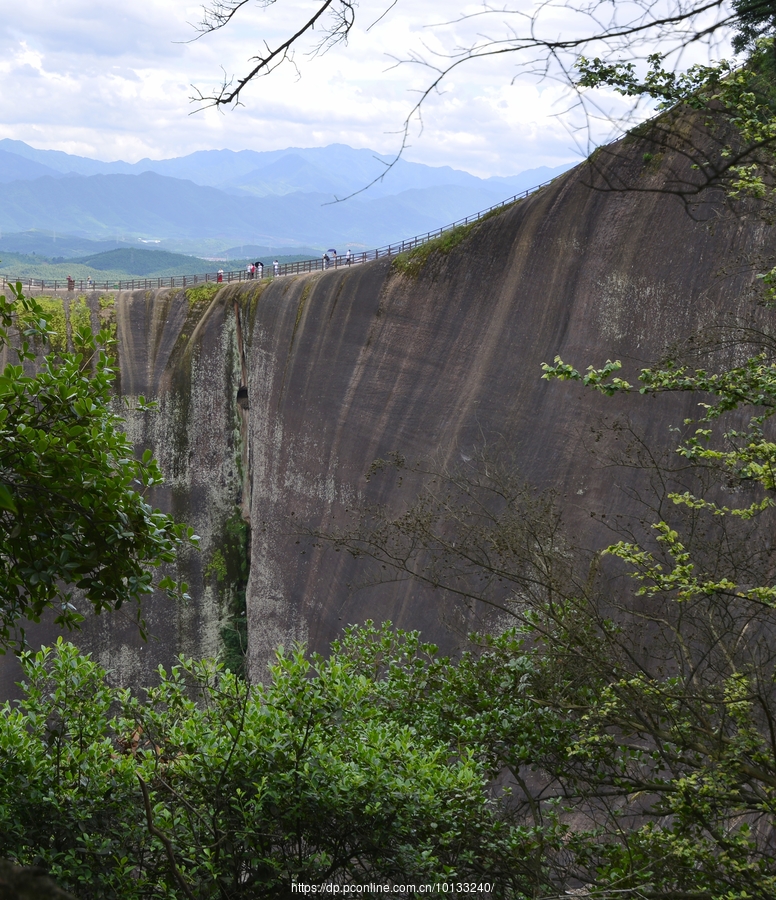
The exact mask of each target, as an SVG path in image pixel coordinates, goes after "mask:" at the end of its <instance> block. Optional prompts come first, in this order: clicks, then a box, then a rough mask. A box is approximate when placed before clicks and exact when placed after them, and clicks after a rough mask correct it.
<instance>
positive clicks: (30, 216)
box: [0, 139, 568, 252]
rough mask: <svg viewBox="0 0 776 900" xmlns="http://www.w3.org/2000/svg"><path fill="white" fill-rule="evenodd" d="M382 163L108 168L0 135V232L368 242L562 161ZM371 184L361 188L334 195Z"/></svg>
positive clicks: (204, 155)
mask: <svg viewBox="0 0 776 900" xmlns="http://www.w3.org/2000/svg"><path fill="white" fill-rule="evenodd" d="M390 163H391V158H390V157H386V156H381V155H379V154H376V153H374V152H372V151H371V150H354V149H353V148H351V147H347V146H345V145H344V144H332V145H330V146H328V147H317V148H307V149H304V148H290V149H287V150H275V151H267V152H262V153H258V152H255V151H252V150H242V151H232V150H206V151H198V152H196V153H192V154H189V155H188V156H184V157H179V158H175V159H167V160H141V161H140V162H137V163H125V162H121V161H118V162H109V163H106V162H102V161H100V160H92V159H88V158H86V157H79V156H73V155H71V154H67V153H63V152H61V151H56V150H37V149H35V148H33V147H30V146H29V145H27V144H25V143H23V142H21V141H12V140H7V139H6V140H0V182H1V183H3V203H2V204H1V205H0V231H2V232H3V233H8V232H16V233H19V232H30V231H33V230H34V231H36V232H49V233H50V232H58V233H59V234H60V235H64V234H67V235H71V236H74V237H76V238H79V239H82V240H83V239H85V240H90V241H98V242H101V243H102V242H108V241H111V239H112V241H113V246H115V247H118V246H120V245H121V244H122V243H125V242H129V243H135V245H136V242H137V241H138V240H145V241H156V242H161V243H162V244H164V245H165V248H172V249H181V247H183V246H184V244H185V245H186V246H187V248H189V249H190V250H191V252H204V250H203V248H204V246H205V245H204V243H201V242H207V245H208V248H212V247H213V246H214V243H213V242H215V243H216V244H219V243H220V244H222V245H223V246H224V247H228V246H233V245H236V244H257V245H262V246H271V247H294V246H299V245H301V244H308V245H312V246H317V247H322V246H333V245H335V244H337V243H339V244H340V245H345V244H348V245H350V246H361V247H372V246H377V245H379V244H383V243H387V242H389V241H396V240H401V239H402V238H405V237H411V236H412V235H414V234H419V233H423V232H425V231H430V230H434V229H436V228H439V227H440V226H441V225H445V224H447V223H448V222H450V221H453V220H455V219H458V218H462V217H464V216H466V215H470V214H472V213H475V212H477V211H478V210H480V209H484V208H487V207H489V206H491V205H493V204H494V203H497V202H499V201H500V200H503V199H506V198H507V197H508V196H510V195H512V194H515V193H517V192H519V191H522V190H524V189H526V188H528V187H532V186H534V185H536V184H537V183H540V182H543V181H546V180H548V179H549V178H551V177H553V176H554V175H557V174H559V173H560V172H561V171H564V170H565V169H566V168H568V166H559V167H557V168H555V169H548V168H541V169H534V170H531V171H529V172H523V173H519V174H518V175H515V176H509V177H503V176H499V177H494V178H489V179H482V178H478V177H476V176H474V175H471V174H470V173H468V172H463V171H460V170H457V169H452V168H450V167H447V166H440V167H434V166H425V165H421V164H420V163H412V162H408V161H406V160H404V159H400V160H398V161H397V162H396V163H395V164H394V165H393V166H392V167H391V168H390V169H389V168H388V167H389V164H390ZM381 176H383V177H382V178H381ZM375 179H378V181H377V182H376V183H375V184H373V185H372V186H371V187H370V188H369V189H368V190H367V191H364V192H362V193H359V194H357V195H356V196H354V197H352V198H351V199H349V200H347V201H346V202H342V203H334V202H332V201H334V200H335V198H342V197H346V196H348V195H349V194H352V193H353V192H354V191H358V190H359V189H360V188H363V187H365V186H366V185H368V184H369V183H370V182H372V181H374V180H375ZM170 242H176V246H175V247H174V248H173V247H172V245H171V243H170ZM197 242H200V244H198V243H197ZM1 245H2V242H1V241H0V246H1ZM95 249H96V248H95ZM101 249H107V247H105V246H104V245H103V247H101Z"/></svg>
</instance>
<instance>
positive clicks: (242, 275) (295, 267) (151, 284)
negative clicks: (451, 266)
mask: <svg viewBox="0 0 776 900" xmlns="http://www.w3.org/2000/svg"><path fill="white" fill-rule="evenodd" d="M557 177H559V176H557V175H556V176H555V178H557ZM555 178H551V179H549V180H548V181H543V182H542V183H541V184H537V185H535V186H534V187H530V188H527V189H526V190H524V191H521V192H520V193H519V194H515V195H514V196H513V197H509V199H507V200H502V201H501V202H500V203H495V204H494V205H493V206H489V207H488V208H487V209H483V210H480V212H478V213H474V214H473V215H471V216H466V218H464V219H458V220H457V221H456V222H451V223H450V224H449V225H444V226H443V227H442V228H437V229H435V230H434V231H427V232H426V233H425V234H419V235H415V237H412V238H409V239H407V240H403V241H397V242H396V243H393V244H386V245H384V246H383V247H378V248H377V249H376V250H364V251H359V252H358V253H351V254H350V255H349V256H348V255H345V256H343V255H337V254H334V256H333V258H331V259H329V261H328V262H327V261H326V259H324V258H323V257H321V258H320V259H317V258H316V259H305V260H300V261H299V262H293V263H282V264H281V263H279V264H278V265H274V264H273V265H267V266H264V267H263V271H262V273H261V274H259V273H258V272H257V273H256V274H255V275H254V274H253V273H251V272H250V271H248V270H247V269H235V270H232V271H230V272H223V271H218V272H205V273H204V274H202V275H172V276H168V277H167V278H133V279H131V280H129V281H95V280H94V279H91V278H87V279H85V280H83V279H76V278H66V279H64V280H63V279H49V280H46V279H42V278H9V277H7V276H5V275H3V276H2V283H3V285H6V284H16V283H17V282H19V281H20V282H21V283H22V285H24V286H26V287H27V288H28V289H32V288H36V289H41V290H46V289H49V290H53V291H58V290H67V291H76V290H77V291H82V292H83V291H132V290H158V289H160V288H176V287H183V288H185V287H193V286H195V285H198V284H206V283H209V282H214V283H216V284H221V283H226V284H229V283H231V282H234V281H250V280H252V279H254V278H273V277H275V278H280V277H283V276H284V275H302V274H304V273H306V272H315V271H320V270H325V269H341V268H343V267H346V266H354V265H360V264H362V263H365V262H369V261H370V260H373V259H380V257H383V256H388V257H391V256H397V255H398V254H399V253H404V252H406V251H407V250H414V249H415V248H416V247H421V246H422V245H423V244H427V243H428V242H429V241H433V240H436V239H437V238H439V237H441V236H442V235H443V234H444V233H445V232H446V231H452V230H453V229H454V228H459V227H460V226H462V225H473V224H474V223H475V222H479V221H480V219H483V218H484V217H485V216H488V215H490V214H491V213H493V212H495V211H496V210H499V209H503V208H504V207H506V206H510V205H511V204H512V203H516V202H517V201H518V200H524V199H525V198H526V197H528V196H530V195H531V194H533V193H534V192H535V191H538V190H539V189H540V188H543V187H545V186H546V185H548V184H550V183H551V182H552V181H554V180H555Z"/></svg>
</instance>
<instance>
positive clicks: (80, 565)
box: [0, 284, 192, 648]
mask: <svg viewBox="0 0 776 900" xmlns="http://www.w3.org/2000/svg"><path fill="white" fill-rule="evenodd" d="M87 319H88V314H87ZM52 336H53V335H52V333H51V332H50V331H49V324H48V321H47V319H46V315H45V311H44V308H43V307H42V306H41V304H40V303H38V302H36V301H35V300H32V299H29V298H25V297H24V296H23V294H22V288H21V285H20V284H18V285H17V286H16V288H15V289H14V291H13V293H12V294H10V296H9V297H5V296H3V297H0V348H2V347H5V350H6V353H10V354H12V355H15V356H16V358H17V363H16V364H12V363H8V364H7V365H6V367H5V369H4V370H3V372H2V374H1V375H0V648H3V647H8V646H15V645H18V644H23V641H24V632H23V622H24V620H32V621H38V620H39V619H40V617H41V615H42V614H43V612H44V610H45V609H47V608H50V607H54V608H55V609H56V618H55V621H56V622H57V623H58V624H61V625H65V626H67V627H73V626H75V625H77V624H78V623H79V622H80V621H82V619H83V614H82V612H79V610H78V609H77V608H76V604H75V603H74V600H73V593H72V590H68V589H67V587H68V586H69V587H70V588H72V587H75V588H77V589H78V590H79V591H80V592H81V595H82V596H83V597H84V598H85V599H86V601H87V602H88V603H89V604H90V605H91V607H92V609H93V610H94V612H96V613H100V612H102V611H104V610H109V609H118V608H119V607H121V606H122V604H124V603H128V602H130V603H135V604H136V608H137V615H138V620H139V621H141V623H142V617H141V614H140V607H139V601H140V600H141V598H142V597H143V596H144V595H146V594H148V593H149V592H150V591H151V590H152V583H153V576H152V570H153V569H154V568H155V567H158V566H160V565H161V564H163V563H172V562H173V561H174V560H175V554H176V550H177V548H178V547H179V546H180V545H181V544H182V543H183V542H184V541H186V540H188V539H190V538H191V537H192V534H191V532H190V530H189V529H187V528H186V527H185V526H182V525H176V524H175V523H174V522H173V521H172V520H171V519H170V518H169V517H168V516H166V515H163V514H162V513H160V512H159V511H158V510H154V509H152V508H151V507H150V506H149V504H148V503H147V502H146V500H145V499H144V497H143V492H144V490H145V489H146V488H148V487H150V486H151V485H153V484H157V483H158V482H159V481H160V480H161V474H160V472H159V469H158V467H157V465H156V463H155V462H154V461H153V459H152V458H151V453H150V451H149V452H147V453H146V454H144V456H143V458H142V459H141V460H138V459H136V458H135V455H134V449H133V447H132V445H131V444H130V442H129V441H128V439H127V437H126V435H125V434H124V432H123V431H122V421H121V419H120V418H119V417H118V416H116V415H115V414H114V413H113V412H111V408H110V404H111V399H112V398H111V389H112V385H113V381H114V378H115V370H114V368H113V366H112V363H111V359H110V356H109V351H110V348H111V347H112V345H113V344H114V343H115V341H114V339H113V338H112V337H111V335H110V333H109V332H108V331H104V332H103V333H101V334H100V335H98V336H97V337H96V338H95V336H94V334H93V332H92V329H91V327H90V325H89V323H88V321H87V322H84V323H82V324H80V325H77V326H76V325H74V326H73V329H72V335H71V343H72V345H73V347H74V350H73V352H65V350H66V347H67V335H66V334H62V335H59V336H57V337H58V340H57V344H58V346H61V347H62V349H63V352H62V353H61V354H58V353H55V352H51V353H50V354H49V355H48V356H45V357H44V358H43V359H42V362H41V364H40V365H39V366H38V365H37V363H36V360H37V353H36V350H38V349H41V345H42V343H43V342H45V341H46V340H47V339H48V338H49V337H52ZM35 368H37V370H34V369H35ZM159 586H160V587H161V588H162V589H166V590H168V591H170V593H171V594H173V593H174V592H175V591H176V590H177V588H178V586H177V585H176V584H175V582H174V581H173V580H172V579H171V578H170V577H164V578H162V579H160V580H159Z"/></svg>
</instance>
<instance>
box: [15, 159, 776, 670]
mask: <svg viewBox="0 0 776 900" xmlns="http://www.w3.org/2000/svg"><path fill="white" fill-rule="evenodd" d="M642 149H643V148H641V147H640V146H639V144H638V142H635V143H634V144H631V145H627V144H626V145H619V146H615V147H614V148H611V149H610V150H609V151H606V152H605V154H604V155H599V157H598V158H597V159H596V160H595V161H594V165H593V166H592V167H591V166H589V165H588V166H582V167H579V168H578V169H576V170H574V171H572V172H569V173H567V174H566V175H564V176H562V177H561V178H559V179H557V180H556V181H555V182H553V183H552V184H551V185H549V186H547V187H545V188H543V189H542V190H540V191H539V192H537V193H536V194H534V195H532V196H531V197H529V198H528V199H526V200H524V201H521V202H520V203H517V204H516V205H514V206H512V207H510V208H508V209H506V210H505V211H503V212H501V213H500V214H499V215H495V216H493V217H491V218H490V219H488V220H486V221H484V222H481V223H480V224H478V225H477V226H475V227H473V228H471V229H470V230H469V231H468V232H467V233H466V234H465V235H459V236H458V237H460V238H461V240H460V241H459V242H458V243H457V244H456V245H455V246H452V247H450V248H446V247H445V246H439V247H437V248H436V249H435V250H432V251H431V252H428V253H427V254H424V255H422V256H421V257H419V258H416V259H415V260H410V261H409V262H408V261H406V260H405V261H404V262H403V263H400V264H399V265H397V264H396V262H395V261H394V260H387V259H381V260H378V261H374V262H371V263H368V264H366V265H363V266H358V267H353V268H342V269H338V270H336V271H329V272H326V273H318V274H313V275H306V276H298V277H289V278H283V279H277V280H275V281H273V282H262V283H251V282H249V283H246V284H243V285H226V286H223V288H222V289H221V290H219V291H218V292H217V293H215V294H213V293H209V292H208V291H206V290H205V291H203V290H202V289H196V290H195V291H193V292H192V291H189V292H188V293H187V292H175V293H173V292H169V291H161V292H158V293H154V292H150V293H142V292H136V293H124V294H119V295H118V296H116V298H115V317H116V325H117V328H118V335H119V340H120V348H121V349H120V368H121V376H120V394H121V397H122V398H123V399H124V400H126V401H128V402H129V407H130V408H129V412H128V429H129V432H130V434H131V436H132V437H133V439H134V440H135V441H136V443H137V445H138V447H139V448H140V449H143V448H145V447H147V446H148V447H151V448H152V449H153V450H154V451H155V453H156V454H157V456H158V458H159V460H160V462H161V465H162V468H163V471H164V472H165V474H166V476H167V484H166V485H165V487H164V488H163V489H161V490H160V491H159V492H157V495H156V498H155V499H156V502H157V503H158V504H159V505H160V506H162V507H163V508H165V509H167V510H169V511H171V512H173V513H174V514H175V515H176V516H179V517H180V518H182V519H185V520H187V521H188V522H189V523H191V524H192V525H193V526H194V527H195V528H196V529H197V531H198V532H199V533H200V534H201V535H202V539H203V540H202V551H201V553H199V554H194V553H192V554H190V555H188V556H187V557H186V558H185V559H183V560H182V561H181V565H180V571H181V573H182V574H183V575H184V576H185V577H186V580H187V581H188V582H189V584H190V585H191V594H192V600H191V602H190V604H188V605H187V606H185V607H181V608H172V607H171V606H170V605H169V602H168V601H166V600H162V599H161V598H157V599H156V600H154V601H153V602H152V603H150V604H149V607H148V620H149V625H150V630H151V634H152V639H151V641H150V642H149V643H148V644H146V645H143V643H142V642H141V641H140V640H139V638H138V637H137V635H136V633H135V631H134V629H133V627H132V626H131V624H130V623H129V622H126V623H125V622H124V621H122V620H121V618H120V617H119V616H109V617H103V618H102V619H98V620H93V621H90V622H89V623H88V625H87V628H86V630H85V632H84V635H83V638H82V640H83V642H84V643H85V644H86V645H87V646H89V647H91V648H93V649H95V650H96V651H97V653H98V654H99V656H100V658H101V661H102V662H103V663H105V664H107V665H108V667H109V668H112V669H114V670H115V671H117V672H118V674H119V677H120V678H121V680H122V681H136V680H142V679H146V678H148V677H151V673H152V671H153V669H154V668H155V665H156V664H157V663H159V662H163V663H165V664H169V663H170V661H171V660H172V659H173V657H174V654H175V653H177V652H186V653H191V654H195V655H204V654H211V653H213V652H216V651H217V650H218V648H219V646H220V645H221V643H222V640H223V636H224V634H225V633H226V632H227V631H229V629H232V633H238V632H239V628H238V627H237V626H239V624H240V623H239V622H238V623H237V625H235V621H234V619H235V616H237V617H239V615H240V612H239V603H238V604H235V603H234V599H235V597H237V596H238V595H239V594H240V591H241V590H242V588H243V587H245V585H244V578H243V576H241V575H240V574H239V573H237V572H236V568H237V566H236V563H234V561H232V562H230V559H232V560H233V557H230V556H229V553H230V551H229V548H230V547H234V546H235V541H237V542H238V543H239V545H240V546H241V547H242V546H243V543H241V542H244V541H245V540H246V538H247V535H246V533H245V531H244V526H242V525H241V523H242V522H246V523H247V522H249V523H250V576H249V581H248V584H247V624H248V634H249V665H250V670H251V672H252V674H253V675H254V676H255V677H261V675H262V673H263V671H264V666H265V663H266V661H267V658H268V657H269V656H270V654H271V652H272V648H273V647H274V646H276V645H277V644H278V643H284V644H288V642H289V641H292V640H306V641H309V642H310V644H311V645H312V646H313V647H315V648H316V649H319V650H324V649H325V648H326V646H327V644H328V642H329V641H330V640H331V639H332V638H333V637H335V636H336V635H337V633H338V631H339V630H340V628H341V627H342V626H343V625H344V624H346V623H350V622H356V621H361V620H363V619H365V618H367V617H372V618H375V619H379V620H383V619H387V618H390V619H392V620H393V621H394V622H396V623H397V624H399V625H401V626H404V627H419V628H421V629H423V630H424V632H425V633H426V634H427V635H428V636H429V637H433V638H435V639H436V640H437V641H439V642H440V643H442V644H448V645H449V644H450V642H451V641H452V640H453V638H452V637H451V636H450V634H449V632H448V631H447V626H446V624H445V622H444V610H440V609H439V604H438V603H435V601H434V598H433V595H432V596H430V597H429V596H422V597H421V595H419V593H418V591H417V588H415V587H414V586H413V585H412V584H409V583H398V584H396V583H394V584H390V585H380V586H378V587H375V588H372V589H361V590H356V589H355V588H357V587H358V585H359V582H360V581H361V580H363V578H362V575H361V574H360V570H359V568H358V563H357V562H356V561H354V560H352V559H351V558H350V557H348V556H346V555H345V554H334V553H331V552H327V551H326V550H324V549H316V548H315V547H313V546H311V545H310V544H309V543H308V542H305V541H304V540H302V539H300V537H299V530H300V529H299V526H297V525H295V524H294V523H297V522H301V523H303V524H304V525H305V526H308V527H313V528H314V527H316V526H317V525H320V524H321V523H326V522H329V521H332V520H335V521H336V520H338V519H341V518H342V517H343V516H344V515H345V511H346V510H347V509H349V508H352V506H353V504H363V503H383V502H391V501H392V496H391V487H390V486H391V484H392V482H391V480H390V479H386V480H380V479H376V480H372V481H367V480H366V478H365V473H366V472H367V470H368V469H369V466H370V464H371V463H372V461H373V460H374V459H375V458H377V457H385V456H386V455H388V454H389V453H390V452H391V451H400V452H402V453H403V454H404V455H406V456H407V457H409V458H421V457H424V456H429V455H432V454H437V455H441V456H442V457H443V458H447V459H448V460H454V459H455V458H456V456H457V455H463V456H466V455H469V454H470V453H471V452H472V451H473V448H476V447H477V446H478V445H480V444H481V442H482V441H483V440H493V439H494V438H495V437H496V436H498V438H499V439H500V440H502V441H503V442H506V443H507V444H508V445H509V446H510V447H511V448H512V449H513V451H514V453H515V455H516V457H517V459H518V461H519V465H520V468H521V470H522V472H523V473H524V474H525V476H526V477H527V478H528V479H529V480H532V481H533V482H534V483H536V484H537V485H540V486H548V485H551V486H553V487H554V488H556V490H558V491H559V492H560V493H561V494H565V495H566V496H567V499H568V506H569V509H570V515H571V517H572V520H573V519H574V518H575V517H576V523H577V526H578V527H579V528H580V529H582V528H584V529H587V531H586V532H585V533H586V534H588V535H589V539H590V542H591V543H593V542H595V541H596V540H597V539H598V538H597V537H596V535H595V533H594V531H591V530H590V526H589V524H587V523H589V521H590V520H589V518H588V510H589V509H590V508H595V509H597V510H599V511H601V512H606V511H607V510H610V509H611V508H612V507H613V505H614V504H615V503H619V502H621V497H622V489H623V487H624V486H625V487H627V485H623V484H622V483H620V484H618V483H616V481H615V480H613V479H612V477H611V474H610V473H609V472H608V471H600V470H597V469H596V468H595V467H594V466H592V465H591V460H590V457H589V456H588V455H587V454H586V453H585V452H584V451H583V450H582V448H581V443H582V438H583V435H584V433H585V430H586V429H588V430H589V428H590V426H591V424H592V423H594V422H595V420H596V419H597V418H598V417H599V416H600V415H601V414H602V413H610V414H614V413H617V412H619V411H622V410H624V409H625V408H626V407H625V406H624V404H625V402H626V401H625V400H614V401H610V402H609V403H608V404H607V405H606V407H605V408H602V402H603V401H602V400H601V399H600V398H598V397H596V396H593V395H589V394H586V393H584V392H582V391H580V390H578V389H576V388H574V387H569V386H567V385H561V384H556V383H548V382H546V381H542V380H541V378H540V375H541V372H540V365H541V363H542V362H543V361H550V360H552V359H553V357H554V356H555V355H556V354H560V355H561V356H563V358H564V359H566V360H568V361H571V362H574V363H575V364H587V363H595V364H601V363H603V362H604V361H605V360H606V359H607V358H620V359H622V360H623V362H624V363H625V364H626V367H629V368H630V369H631V370H634V369H638V368H639V367H640V366H641V365H643V364H646V363H648V362H650V361H652V360H654V359H655V357H656V356H658V355H659V354H660V352H661V351H662V350H663V349H664V348H665V347H666V346H667V345H668V344H670V343H671V342H672V341H674V340H676V339H677V338H678V337H681V336H682V335H686V334H689V333H690V332H692V331H693V330H695V329H698V328H699V327H702V326H705V325H708V324H710V323H713V322H719V321H723V320H725V321H727V320H729V319H731V318H732V319H735V318H736V317H742V316H744V315H749V314H750V312H751V310H752V298H751V291H750V288H751V284H752V274H751V268H750V267H748V266H741V265H740V262H741V260H742V259H744V258H746V259H751V258H752V257H753V256H754V255H758V254H759V255H761V256H765V257H769V256H771V255H773V250H774V243H775V242H774V240H773V236H772V233H771V229H770V228H769V227H768V226H767V225H766V224H765V223H764V222H761V221H760V220H758V219H756V218H753V217H747V216H741V215H737V214H735V213H734V212H733V211H731V210H729V209H727V207H726V206H725V205H724V203H723V201H722V198H721V196H719V195H714V194H709V195H707V196H705V197H704V199H703V202H702V203H698V204H696V205H695V206H694V207H692V208H688V207H687V205H686V204H685V203H684V202H683V200H682V198H677V196H675V195H669V194H666V193H663V192H661V191H660V190H659V187H660V185H661V183H663V181H664V178H665V176H664V167H665V166H667V165H669V162H670V160H668V161H667V159H666V158H661V159H660V160H658V161H657V162H658V164H656V163H655V160H654V159H653V158H652V157H650V160H649V161H647V159H646V157H645V156H644V154H643V153H642ZM607 154H608V155H607ZM677 165H678V164H677ZM612 173H614V174H615V175H616V178H614V179H613V178H611V177H609V176H611V175H612ZM691 177H692V176H691V174H688V178H690V179H691ZM625 182H627V184H628V187H629V188H630V189H629V190H619V189H613V188H612V185H613V184H614V185H615V186H616V187H617V188H619V187H622V186H623V184H624V183H625ZM443 243H444V242H443ZM734 263H735V265H734ZM197 291H199V293H197ZM91 304H92V307H93V311H94V315H95V316H96V315H97V314H98V307H99V303H98V300H97V298H92V299H91ZM241 385H244V386H245V388H247V390H246V391H243V392H242V393H241V396H240V403H238V402H237V400H238V389H239V388H240V386H241ZM140 394H143V395H145V396H146V397H147V398H151V399H156V400H157V402H158V407H159V408H158V410H157V411H156V412H150V413H147V412H133V411H132V407H133V406H134V404H135V400H136V398H137V396H138V395H140ZM695 402H696V401H695V400H694V399H693V398H692V397H689V396H687V397H683V398H679V399H677V400H675V401H673V402H671V403H667V404H661V405H659V406H658V405H657V404H655V403H651V402H649V401H648V402H643V403H641V404H638V405H637V406H634V407H633V409H632V411H631V415H632V416H633V418H634V420H635V422H636V424H637V425H638V427H640V428H641V429H642V431H643V432H644V433H645V434H646V435H647V436H648V437H651V438H654V439H656V440H658V441H663V442H664V443H665V444H666V446H669V445H670V444H671V442H672V438H671V435H670V433H669V431H668V428H669V426H670V425H671V424H673V423H675V422H676V421H677V420H680V419H681V418H682V416H684V415H686V414H688V413H689V412H690V411H691V409H692V407H693V404H694V403H695ZM404 487H405V490H407V491H408V492H409V493H411V492H412V491H413V490H414V489H415V488H416V487H417V481H413V479H412V477H408V478H407V479H406V480H405V483H404ZM582 523H585V524H584V525H583V524H582ZM241 528H243V530H242V531H241ZM238 556H239V554H238ZM241 578H242V579H243V581H241ZM440 612H441V613H442V616H441V618H440ZM235 628H236V629H237V630H236V631H235ZM39 634H40V635H43V634H44V632H39ZM7 681H8V679H6V684H7Z"/></svg>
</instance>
